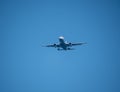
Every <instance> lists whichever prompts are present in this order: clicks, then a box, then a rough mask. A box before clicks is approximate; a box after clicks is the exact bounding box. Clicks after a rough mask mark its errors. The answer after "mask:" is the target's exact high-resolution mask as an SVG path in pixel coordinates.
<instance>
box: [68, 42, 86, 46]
mask: <svg viewBox="0 0 120 92" xmlns="http://www.w3.org/2000/svg"><path fill="white" fill-rule="evenodd" d="M83 44H86V43H82V42H81V43H68V44H67V46H77V45H83Z"/></svg>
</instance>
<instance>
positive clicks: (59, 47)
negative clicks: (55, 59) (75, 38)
mask: <svg viewBox="0 0 120 92" xmlns="http://www.w3.org/2000/svg"><path fill="white" fill-rule="evenodd" d="M83 44H86V43H82V42H80V43H71V42H70V43H68V42H67V41H64V37H63V36H60V37H59V44H55V43H54V44H51V45H46V46H45V47H55V48H57V50H74V48H71V47H72V46H77V45H83Z"/></svg>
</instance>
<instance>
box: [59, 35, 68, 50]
mask: <svg viewBox="0 0 120 92" xmlns="http://www.w3.org/2000/svg"><path fill="white" fill-rule="evenodd" d="M59 42H60V47H61V48H63V49H64V50H67V45H66V43H65V41H64V37H62V36H61V37H59Z"/></svg>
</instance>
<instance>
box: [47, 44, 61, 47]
mask: <svg viewBox="0 0 120 92" xmlns="http://www.w3.org/2000/svg"><path fill="white" fill-rule="evenodd" d="M45 47H55V48H56V47H60V45H58V44H51V45H46V46H45Z"/></svg>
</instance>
